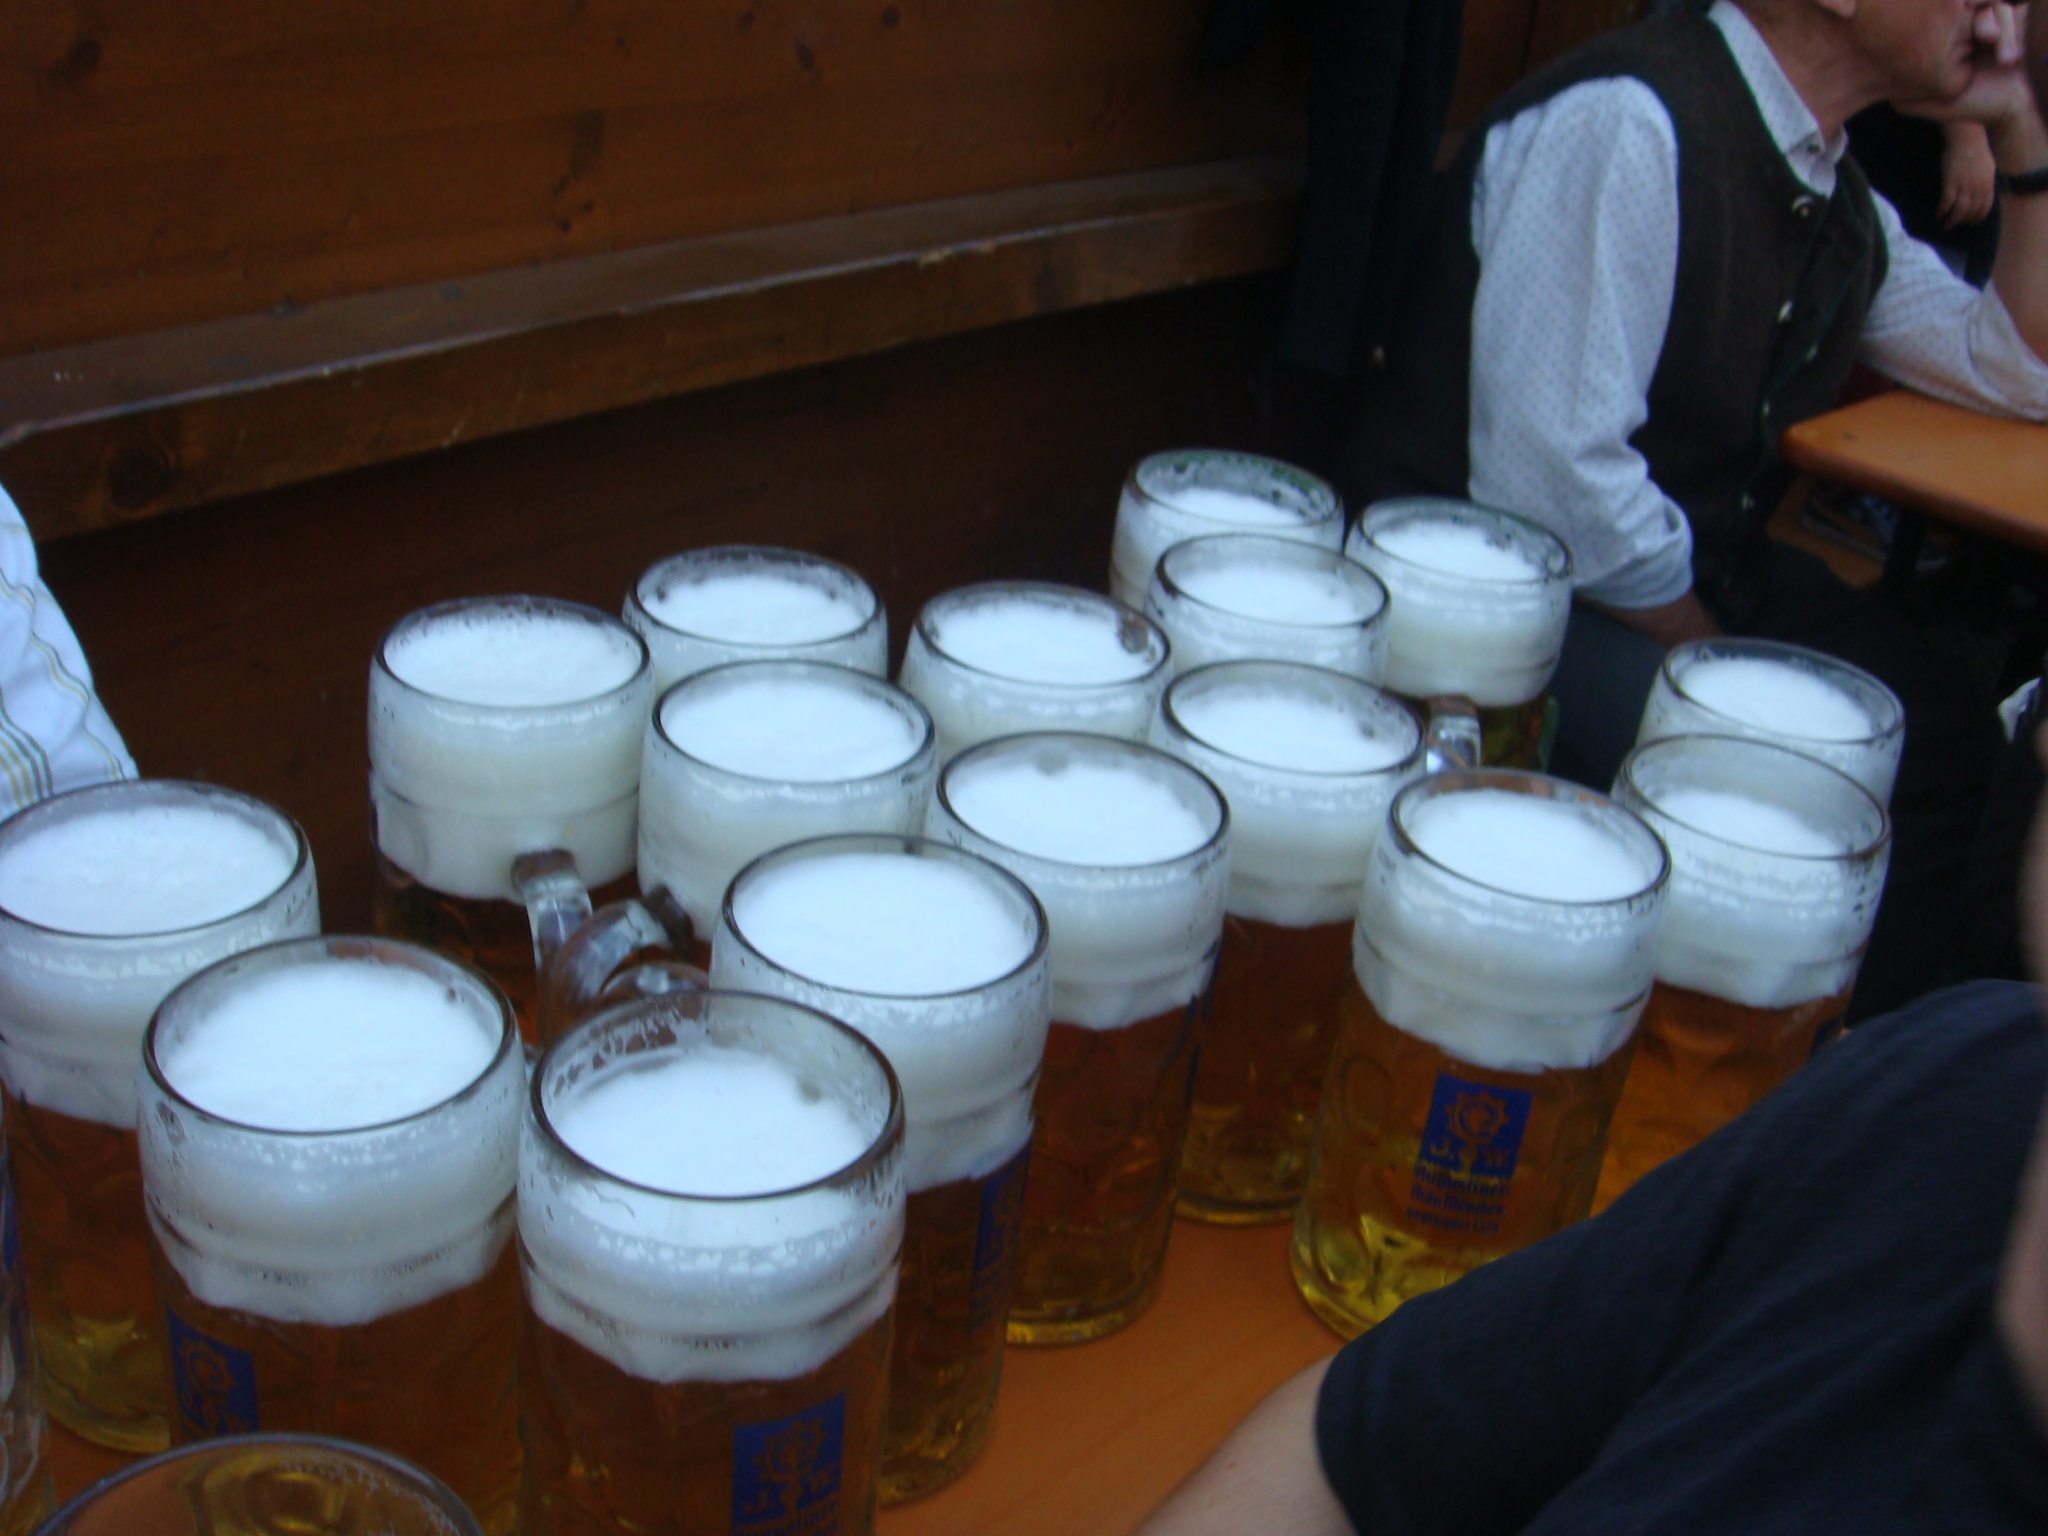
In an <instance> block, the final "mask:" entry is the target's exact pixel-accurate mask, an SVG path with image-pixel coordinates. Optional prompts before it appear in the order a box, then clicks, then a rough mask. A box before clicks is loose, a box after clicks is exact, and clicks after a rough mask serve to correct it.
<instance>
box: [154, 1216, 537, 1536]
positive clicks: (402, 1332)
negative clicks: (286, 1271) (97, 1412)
mask: <svg viewBox="0 0 2048 1536" xmlns="http://www.w3.org/2000/svg"><path fill="white" fill-rule="evenodd" d="M507 1214H508V1215H509V1212H508V1213H507ZM155 1257H156V1268H155V1273H156V1282H157V1292H158V1295H159V1296H160V1297H161V1299H162V1303H163V1309H164V1313H165V1315H166V1316H167V1317H168V1318H169V1319H170V1342H169V1352H170V1357H171V1379H172V1380H173V1381H174V1382H175V1383H176V1384H177V1389H178V1390H177V1394H176V1398H175V1404H174V1413H173V1416H172V1419H171V1439H172V1441H173V1442H174V1443H176V1444H179V1445H185V1444H190V1443H192V1442H194V1441H199V1440H209V1439H212V1438H214V1437H215V1436H218V1435H223V1434H248V1433H251V1432H253V1431H256V1430H259V1429H289V1430H295V1431H304V1432H309V1433H314V1434H321V1435H334V1436H338V1437H340V1438H343V1439H348V1440H360V1441H362V1442H364V1443H365V1444H369V1445H378V1446H383V1447H385V1448H387V1449H389V1450H392V1451H396V1452H398V1453H399V1454H401V1455H403V1456H404V1457H405V1458H406V1459H407V1460H409V1461H416V1462H418V1463H419V1464H420V1465H421V1466H423V1467H431V1468H433V1470H434V1472H435V1475H436V1476H438V1477H440V1478H441V1479H442V1480H443V1481H444V1482H446V1483H447V1484H448V1485H449V1487H451V1488H456V1489H460V1490H461V1491H462V1498H463V1502H464V1503H466V1504H467V1505H468V1506H469V1507H470V1508H471V1509H472V1510H474V1511H475V1512H476V1515H477V1518H478V1520H479V1521H480V1522H481V1523H482V1526H483V1529H484V1530H485V1531H486V1532H488V1533H491V1536H503V1533H507V1532H510V1531H511V1530H512V1529H513V1516H514V1511H515V1509H516V1506H517V1500H518V1493H519V1404H518V1399H517V1397H516V1395H515V1393H514V1392H513V1385H512V1376H513V1373H512V1372H511V1371H510V1370H509V1369H507V1365H508V1362H510V1361H512V1360H513V1359H515V1358H516V1357H517V1355H518V1352H519V1344H520V1314H521V1310H522V1309H521V1307H520V1305H519V1271H518V1267H517V1265H516V1263H515V1261H514V1258H513V1253H512V1248H511V1245H510V1244H507V1245H506V1246H505V1248H504V1249H503V1250H502V1251H501V1252H500V1254H499V1255H498V1259H497V1261H496V1262H495V1263H494V1264H493V1265H492V1266H491V1269H490V1272H489V1273H488V1274H487V1275H485V1276H484V1278H483V1279H481V1280H479V1281H477V1282H476V1283H475V1284H474V1285H468V1286H464V1287H463V1288H462V1289H461V1290H458V1291H453V1292H450V1293H449V1294H447V1295H443V1296H437V1297H435V1298H434V1299H433V1300H432V1301H429V1302H426V1303H424V1304H422V1305H420V1306H417V1307H408V1308H405V1309H404V1310H402V1311H399V1312H394V1313H392V1314H390V1315H389V1316H385V1317H379V1318H375V1319H373V1320H372V1321H370V1322H367V1323H359V1324H355V1325H352V1326H346V1327H336V1326H332V1325H327V1324H318V1323H288V1322H279V1321H277V1320H275V1319H273V1318H268V1317H260V1316H257V1315H256V1314H254V1313H249V1312H240V1311H236V1310H233V1309H231V1308H224V1307H210V1306H208V1305H207V1304H206V1303H205V1302H203V1301H201V1300H200V1299H199V1298H198V1297H197V1296H195V1295H194V1294H193V1293H192V1291H191V1289H190V1288H189V1287H188V1286H187V1285H186V1284H185V1282H184V1280H183V1278H182V1277H181V1276H180V1275H179V1273H178V1270H177V1267H176V1266H175V1265H174V1264H172V1263H170V1262H169V1260H168V1259H167V1258H166V1257H165V1255H164V1253H163V1251H162V1250H161V1249H158V1251H157V1253H156V1255H155ZM244 1373H246V1378H245V1375H244ZM243 1379H247V1380H249V1381H251V1382H252V1383H253V1386H252V1388H251V1390H250V1392H249V1394H248V1405H247V1406H248V1407H250V1408H253V1410H254V1411H253V1412H250V1413H245V1412H244V1411H243V1408H244V1405H243V1404H242V1403H240V1402H238V1401H237V1395H238V1392H237V1385H238V1384H239V1382H240V1381H241V1380H243ZM222 1387H225V1388H226V1390H220V1388H222Z"/></svg>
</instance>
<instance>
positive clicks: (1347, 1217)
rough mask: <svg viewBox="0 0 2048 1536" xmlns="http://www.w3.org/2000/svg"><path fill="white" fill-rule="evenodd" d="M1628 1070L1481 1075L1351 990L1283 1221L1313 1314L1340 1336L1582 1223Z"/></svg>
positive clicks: (1352, 985) (1621, 1055) (1623, 1061)
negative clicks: (1294, 1201) (1302, 1190)
mask: <svg viewBox="0 0 2048 1536" xmlns="http://www.w3.org/2000/svg"><path fill="white" fill-rule="evenodd" d="M1628 1061H1629V1051H1628V1050H1627V1049H1626V1048H1623V1049H1621V1050H1617V1051H1616V1052H1614V1054H1613V1055H1611V1056H1609V1057H1607V1058H1606V1059H1605V1060H1604V1061H1601V1062H1599V1063H1598V1064H1597V1065H1595V1066H1592V1067H1588V1068H1585V1069H1582V1070H1579V1071H1552V1072H1535V1073H1523V1072H1499V1071H1488V1070H1485V1069H1483V1068H1477V1067H1474V1066H1472V1065H1470V1064H1468V1063H1465V1062H1461V1061H1459V1060H1458V1059H1457V1058H1456V1057H1453V1056H1450V1055H1447V1054H1446V1053H1445V1052H1443V1051H1442V1050H1439V1049H1438V1048H1437V1047H1435V1046H1433V1045H1431V1044H1430V1043H1429V1042H1428V1041H1426V1040H1421V1039H1418V1038H1417V1037H1415V1036H1413V1035H1410V1034H1408V1033H1406V1032H1405V1031H1402V1030H1399V1029H1396V1028H1394V1026H1392V1025H1391V1024H1389V1023H1387V1021H1386V1020H1385V1019H1383V1018H1381V1017H1380V1014H1379V1011H1378V1010H1377V1009H1375V1008H1374V1007H1373V1006H1372V1003H1371V1002H1370V1001H1369V1000H1368V999H1367V998H1366V996H1365V993H1364V991H1363V990H1362V989H1361V988H1360V987H1359V985H1358V983H1357V981H1356V980H1352V981H1350V982H1349V984H1348V986H1347V988H1346V991H1345V997H1344V1023H1343V1028H1342V1032H1341V1034H1340V1035H1339V1038H1338V1041H1337V1046H1336V1051H1335V1054H1334V1056H1333V1058H1332V1060H1331V1063H1330V1080H1329V1090H1328V1093H1327V1096H1326V1098H1325V1102H1324V1107H1323V1120H1322V1125H1321V1128H1320V1131H1319V1133H1318V1137H1317V1142H1316V1162H1317V1167H1316V1172H1315V1175H1314V1176H1313V1177H1312V1178H1311V1180H1310V1181H1309V1189H1308V1193H1307V1195H1306V1196H1305V1197H1304V1200H1303V1203H1302V1213H1301V1219H1300V1221H1299V1222H1298V1224H1297V1225H1296V1227H1295V1238H1294V1242H1295V1247H1294V1272H1295V1276H1296V1278H1297V1279H1298V1280H1299V1281H1300V1283H1301V1292H1302V1295H1303V1296H1304V1297H1305V1298H1306V1299H1307V1301H1308V1304H1309V1306H1310V1308H1312V1309H1313V1310H1314V1312H1315V1314H1316V1315H1317V1316H1318V1317H1320V1318H1322V1320H1323V1321H1324V1322H1326V1323H1328V1324H1329V1325H1330V1326H1331V1327H1332V1328H1335V1329H1336V1330H1337V1331H1338V1332H1340V1333H1342V1334H1345V1335H1347V1336H1349V1335H1352V1334H1355V1333H1358V1332H1359V1331H1361V1330H1362V1329H1363V1328H1366V1327H1370V1326H1371V1325H1372V1324H1373V1323H1377V1322H1381V1321H1383V1320H1384V1319H1385V1318H1387V1317H1388V1316H1389V1315H1390V1314H1392V1312H1393V1310H1394V1309H1395V1308H1396V1307H1398V1306H1399V1305H1400V1304H1401V1303H1402V1302H1404V1301H1407V1300H1408V1299H1410V1298H1411V1297H1414V1296H1420V1295H1422V1294H1423V1293H1424V1292H1425V1291H1434V1290H1437V1289H1440V1288H1441V1287H1443V1286H1446V1285H1448V1284H1450V1282H1451V1281H1453V1280H1455V1279H1457V1278H1458V1276H1460V1275H1462V1274H1464V1273H1466V1272H1467V1271H1468V1270H1473V1269H1476V1268H1478V1267H1479V1266H1480V1265H1481V1264H1484V1263H1485V1262H1486V1261H1487V1260H1489V1259H1496V1258H1499V1257H1500V1256H1501V1255H1502V1254H1504V1253H1512V1252H1513V1251H1514V1250H1515V1249H1517V1248H1525V1247H1527V1246H1528V1245H1529V1244H1530V1243H1533V1242H1535V1241H1536V1240H1537V1239H1538V1238H1541V1237H1548V1236H1549V1235H1550V1234H1551V1233H1553V1232H1556V1231H1560V1230H1562V1229H1563V1228H1565V1227H1567V1226H1570V1225H1571V1224H1572V1223H1573V1222H1575V1221H1577V1220H1579V1219H1580V1218H1581V1217H1583V1216H1584V1215H1585V1214H1586V1213H1587V1211H1588V1210H1589V1209H1590V1208H1591V1206H1592V1202H1593V1186H1594V1181H1595V1179H1596V1178H1597V1176H1598V1173H1599V1169H1600V1158H1599V1149H1600V1147H1601V1146H1602V1145H1603V1143H1604V1141H1605V1138H1606V1135H1607V1122H1608V1118H1609V1117H1610V1116H1611V1115H1612V1114H1613V1113H1614V1102H1615V1098H1616V1096H1617V1095H1618V1094H1619V1093H1620V1091H1621V1083H1622V1079H1623V1077H1624V1076H1625V1075H1626V1074H1627V1071H1628ZM1504 1133H1506V1134H1504ZM1508 1135H1512V1137H1513V1138H1514V1145H1513V1147H1512V1149H1511V1150H1507V1151H1504V1150H1503V1144H1504V1142H1505V1141H1506V1140H1507V1136H1508ZM1503 1170H1504V1171H1505V1172H1504V1173H1503Z"/></svg>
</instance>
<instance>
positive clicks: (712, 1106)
mask: <svg viewBox="0 0 2048 1536" xmlns="http://www.w3.org/2000/svg"><path fill="white" fill-rule="evenodd" d="M903 1165H904V1154H903V1104H902V1096H901V1094H900V1092H899V1091H898V1088H897V1084H896V1080H895V1077H894V1074H893V1073H892V1072H891V1071H890V1069H889V1066H888V1063H887V1061H886V1060H884V1058H883V1057H882V1056H881V1054H880V1053H879V1052H878V1051H877V1050H876V1049H875V1047H874V1046H872V1045H870V1044H869V1043H868V1042H867V1041H865V1040H863V1039H862V1038H861V1037H860V1036H858V1035H856V1034H855V1033H854V1032H853V1031H852V1030H850V1029H848V1028H847V1027H846V1026H845V1025H843V1024H840V1023H838V1022H837V1021H835V1020H832V1019H829V1018H826V1017H825V1016H824V1015H823V1014H819V1013H816V1012H814V1011H812V1010H811V1009H808V1008H803V1007H801V1006H799V1005H797V1004H795V1003H791V1002H788V1001H786V1000H784V999H780V998H768V997H762V996H758V995H755V994H750V993H739V992H726V991H720V990H716V989H710V990H700V991H695V992H690V993H679V994H674V995H671V996H667V997H660V998H649V999H642V1000H638V1001H635V1002H632V1003H628V1004H625V1005H622V1006H620V1007H617V1008H613V1009H609V1010H607V1011H605V1012H602V1013H599V1014H596V1015H594V1016H593V1017H592V1018H590V1019H588V1020H586V1021H585V1022H583V1023H582V1024H579V1025H577V1026H576V1027H575V1028H574V1029H572V1030H571V1031H570V1032H569V1033H568V1034H566V1035H564V1036H563V1037H562V1039H560V1040H559V1041H557V1042H556V1043H555V1044H554V1045H552V1046H550V1047H549V1048H548V1051H547V1054H546V1055H544V1056H543V1057H542V1058H541V1061H540V1064H539V1066H538V1067H537V1068H536V1069H535V1078H534V1086H533V1092H532V1095H531V1099H530V1102H529V1105H528V1110H527V1133H526V1137H525V1141H524V1143H523V1145H522V1149H521V1157H520V1196H519V1225H520V1255H521V1272H522V1275H523V1277H524V1280H525V1285H526V1294H527V1300H528V1303H529V1321H528V1324H527V1330H526V1345H525V1349H524V1352H523V1355H522V1370H521V1375H520V1394H521V1401H522V1404H523V1407H522V1422H523V1423H524V1425H525V1433H526V1443H527V1447H528V1455H529V1460H528V1463H527V1468H526V1477H525V1481H524V1485H523V1491H522V1494H521V1500H520V1528H521V1530H522V1531H523V1532H524V1533H526V1536H557V1533H568V1532H576V1533H583V1532H592V1533H595V1532H615V1531H622V1530H625V1531H660V1532H664V1533H671V1536H784V1533H789V1532H803V1533H805V1536H865V1533H868V1532H871V1531H872V1530H873V1528H874V1519H875V1504H876V1493H877V1483H878V1470H879V1463H880V1454H881V1447H882V1433H883V1415H884V1410H885V1401H886V1396H887V1389H888V1371H889V1353H890V1321H891V1303H892V1300H893V1298H894V1292H895V1286H896V1261H897V1255H898V1252H899V1251H900V1249H901V1247H902V1242H903V1231H904V1185H903ZM685 1190H689V1191H693V1192H685Z"/></svg>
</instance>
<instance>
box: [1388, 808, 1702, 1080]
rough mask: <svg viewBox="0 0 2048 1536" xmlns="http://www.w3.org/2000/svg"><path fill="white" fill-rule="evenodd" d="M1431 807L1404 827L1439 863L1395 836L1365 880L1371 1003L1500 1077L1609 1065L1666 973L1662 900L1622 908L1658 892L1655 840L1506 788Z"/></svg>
mask: <svg viewBox="0 0 2048 1536" xmlns="http://www.w3.org/2000/svg"><path fill="white" fill-rule="evenodd" d="M1466 800H1472V801H1476V802H1477V806H1476V807H1475V808H1466V807H1461V806H1459V805H1458V804H1457V802H1460V801H1466ZM1420 810H1421V812H1423V813H1425V814H1421V815H1413V814H1411V815H1409V816H1408V817H1407V819H1406V822H1405V824H1406V825H1407V826H1408V828H1409V831H1410V834H1411V835H1412V836H1413V837H1414V838H1415V840H1416V842H1417V843H1418V844H1419V845H1420V846H1422V847H1424V848H1425V849H1426V851H1427V852H1428V853H1429V854H1430V855H1431V857H1430V858H1417V857H1414V856H1403V855H1402V854H1401V853H1400V852H1399V851H1398V849H1397V846H1396V839H1394V838H1393V837H1391V836H1389V837H1386V838H1383V839H1381V841H1380V844H1379V846H1378V847H1377V848H1376V849H1375V850H1374V853H1373V859H1372V865H1371V868H1370V870H1369V871H1368V873H1367V876H1366V881H1365V892H1364V897H1363V900H1362V901H1361V903H1360V906H1359V916H1358V926H1357V929H1356V932H1355V934H1354V937H1353V941H1352V963H1353V966H1354V968H1355V970H1356V972H1357V975H1358V980H1359V983H1360V985H1361V986H1362V987H1364V989H1365V992H1366V995H1367V996H1368V997H1370V998H1371V999H1372V1001H1373V1005H1374V1006H1375V1007H1376V1008H1378V1009H1379V1011H1380V1014H1381V1015H1382V1016H1383V1017H1384V1018H1385V1019H1386V1020H1387V1021H1388V1022H1389V1023H1391V1024H1393V1025H1395V1026H1396V1027H1397V1028H1400V1029H1403V1030H1406V1031H1407V1032H1408V1033H1410V1034H1413V1035H1417V1036H1420V1037H1421V1038H1422V1039H1425V1040H1428V1041H1430V1042H1431V1043H1433V1044H1435V1045H1436V1046H1437V1047H1438V1048H1440V1049H1441V1050H1443V1051H1445V1052H1446V1053H1447V1054H1449V1055H1451V1056H1453V1057H1456V1058H1457V1059H1459V1060H1461V1061H1468V1062H1473V1063H1475V1064H1477V1065H1480V1066H1486V1067H1491V1068H1493V1069H1495V1070H1498V1071H1512V1072H1536V1071H1542V1070H1546V1069H1549V1068H1568V1067H1586V1066H1591V1065H1593V1064H1595V1063H1597V1062H1600V1061H1604V1060H1606V1059H1607V1057H1608V1056H1610V1055H1612V1054H1613V1053H1614V1051H1615V1050H1616V1049H1618V1048H1619V1047H1620V1046H1621V1044H1622V1042H1623V1041H1625V1040H1626V1039H1627V1038H1628V1035H1629V1031H1630V1030H1632V1029H1633V1028H1634V1027H1635V1022H1636V1019H1637V1017H1638V1016H1639V1015H1640V1014H1641V1012H1642V1007H1643V1003H1644V1002H1645V1000H1646V999H1647V996H1648V992H1649V987H1650V982H1651V979H1652V974H1653V971H1654V967H1655V964H1656V954H1657V937H1658V931H1659V928H1660V925H1661V921H1662V917H1663V911H1662V905H1663V904H1662V902H1661V901H1659V900H1646V901H1639V902H1628V901H1622V900H1619V899H1617V898H1622V897H1629V896H1633V895H1635V894H1636V893H1637V892H1641V891H1643V890H1645V889H1646V888H1648V887H1649V886H1650V885H1651V883H1652V882H1653V880H1654V879H1655V877H1656V873H1657V868H1658V858H1657V853H1656V849H1655V845H1654V842H1653V840H1652V839H1651V838H1649V837H1648V836H1647V835H1646V834H1643V833H1642V829H1641V828H1640V827H1637V828H1635V829H1634V835H1633V836H1631V835H1629V834H1627V833H1625V832H1623V831H1622V830H1621V829H1622V828H1623V827H1624V826H1627V825H1629V823H1628V822H1627V820H1626V817H1625V813H1622V812H1620V811H1617V810H1612V809H1609V808H1601V807H1593V806H1578V805H1574V804H1572V803H1570V802H1568V801H1551V800H1546V799H1543V798H1540V797H1538V796H1534V795H1519V794H1513V793H1511V792H1508V791H1503V790H1496V789H1472V790H1464V791H1454V792H1450V793H1445V794H1440V795H1436V796H1432V797H1430V798H1429V799H1428V800H1427V801H1426V802H1425V803H1424V805H1423V806H1422V807H1420ZM1446 811H1448V814H1445V812H1446ZM1432 812H1433V813H1435V814H1427V813H1432ZM1453 871H1462V872H1464V873H1463V878H1461V877H1460V874H1459V873H1454V872H1453ZM1475 880H1476V881H1479V882H1481V883H1482V884H1483V885H1484V886H1485V887H1487V889H1480V888H1478V887H1476V886H1475V885H1474V884H1472V883H1471V882H1472V881H1475ZM1504 892H1520V893H1523V894H1503V893H1504ZM1531 897H1537V898H1541V899H1529V898H1531ZM1553 903H1562V904H1553Z"/></svg>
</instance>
